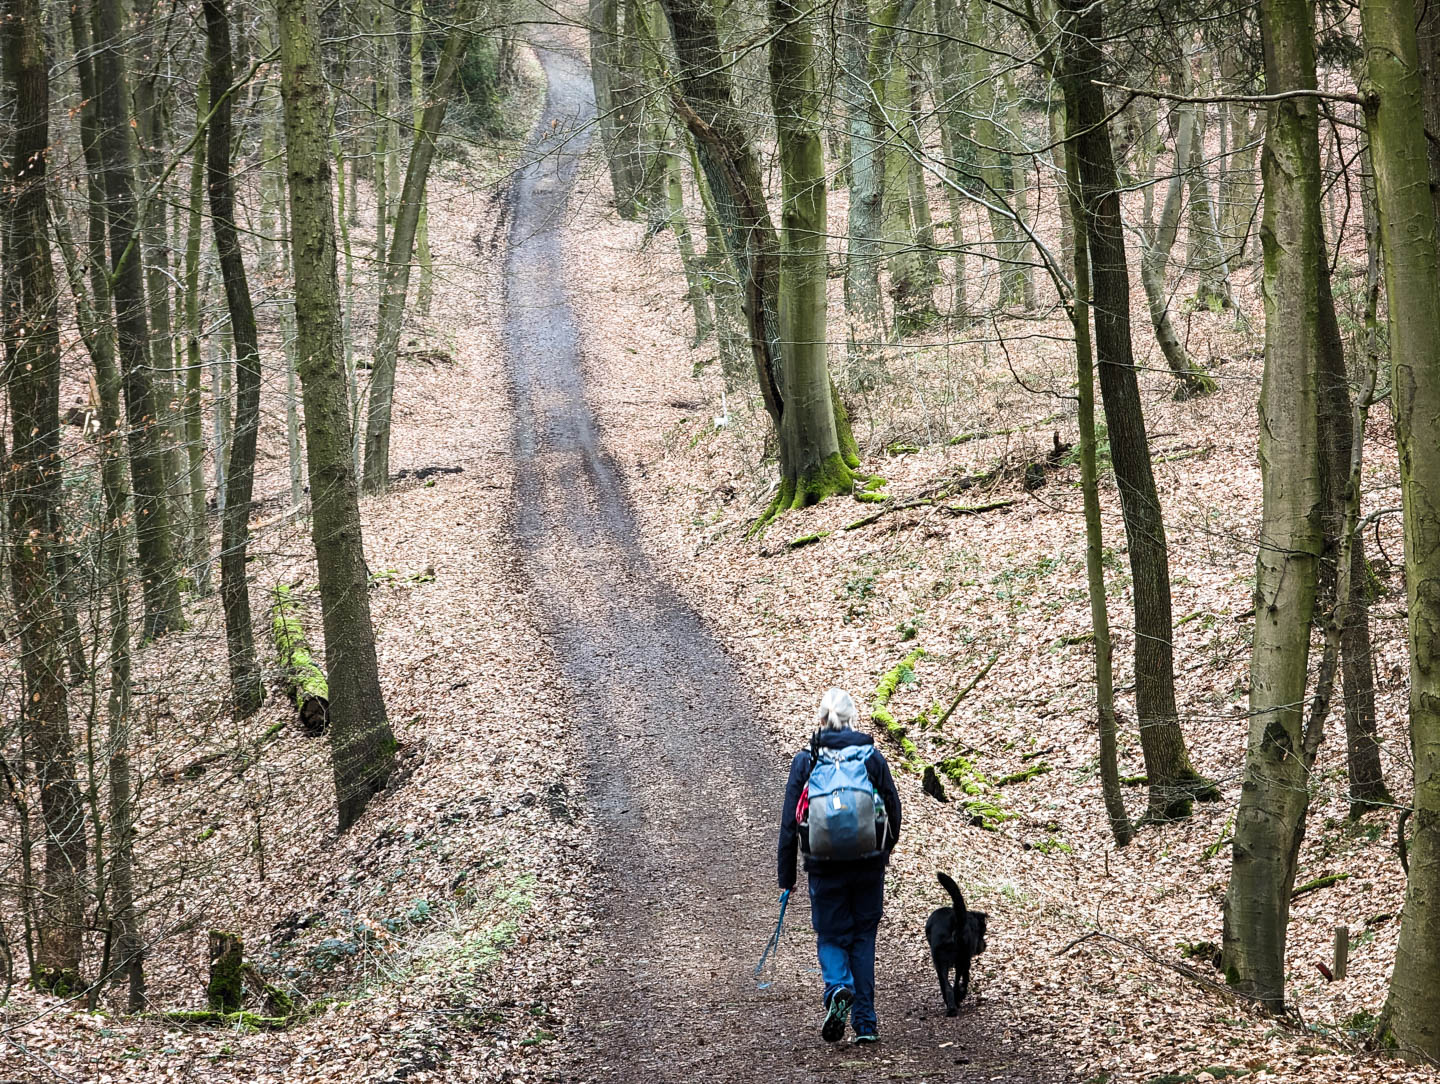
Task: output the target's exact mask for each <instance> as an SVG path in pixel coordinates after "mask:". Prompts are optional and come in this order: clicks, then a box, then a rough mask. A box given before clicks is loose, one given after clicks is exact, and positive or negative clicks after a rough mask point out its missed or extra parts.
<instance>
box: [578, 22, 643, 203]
mask: <svg viewBox="0 0 1440 1084" xmlns="http://www.w3.org/2000/svg"><path fill="white" fill-rule="evenodd" d="M587 19H588V29H589V32H590V82H591V86H592V87H593V89H594V92H595V112H596V114H597V119H598V123H599V128H600V144H601V146H603V147H604V148H605V160H606V162H607V163H608V164H609V167H610V188H611V191H612V192H613V193H614V196H615V210H616V211H617V212H618V213H619V215H620V217H621V218H627V219H628V218H634V217H635V186H634V184H633V182H632V181H631V179H630V175H629V173H628V172H627V170H626V166H627V163H626V162H625V161H624V160H623V159H622V158H621V155H620V125H619V121H618V119H617V116H616V102H615V95H614V93H613V92H612V86H613V84H614V82H615V78H616V70H615V67H616V58H617V57H618V56H619V49H620V0H589V7H588V12H587Z"/></svg>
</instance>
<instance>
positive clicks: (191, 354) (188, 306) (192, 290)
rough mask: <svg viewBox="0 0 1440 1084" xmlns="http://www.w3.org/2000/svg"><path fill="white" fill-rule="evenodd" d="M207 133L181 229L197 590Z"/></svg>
mask: <svg viewBox="0 0 1440 1084" xmlns="http://www.w3.org/2000/svg"><path fill="white" fill-rule="evenodd" d="M209 112H210V82H209V80H208V79H207V78H206V77H205V76H203V75H202V76H201V77H200V86H199V87H198V88H197V89H196V91H195V115H196V116H197V117H203V116H205V114H207V113H209ZM206 143H207V140H206V135H205V133H204V132H202V133H200V135H199V138H198V139H197V140H196V143H195V151H194V154H195V158H194V161H193V163H192V165H191V168H190V201H189V218H188V220H187V223H186V230H185V406H184V420H185V449H186V452H187V453H188V458H187V462H188V464H189V469H190V568H191V574H190V575H191V581H192V582H193V583H194V585H195V592H196V594H199V595H202V596H203V595H208V594H209V593H210V529H209V522H208V517H207V515H206V509H205V414H204V410H203V409H202V404H201V399H202V393H201V389H202V387H203V385H204V377H205V364H204V361H203V360H202V358H201V354H200V335H201V329H200V247H201V243H202V233H203V231H202V229H201V224H202V222H203V221H204V215H205V201H204V197H205V154H206Z"/></svg>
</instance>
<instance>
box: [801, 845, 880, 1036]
mask: <svg viewBox="0 0 1440 1084" xmlns="http://www.w3.org/2000/svg"><path fill="white" fill-rule="evenodd" d="M884 906H885V871H884V870H883V869H877V870H867V871H865V872H863V873H854V874H844V875H840V876H834V875H826V874H821V873H812V874H810V925H811V926H812V927H814V930H815V941H816V949H817V952H818V954H819V956H820V976H821V978H822V979H824V980H825V1004H827V1005H828V1004H829V1003H830V995H831V994H833V993H834V992H835V991H836V990H838V989H840V988H841V987H842V986H844V987H848V988H849V989H851V990H853V991H854V992H855V1007H854V1008H853V1009H852V1010H851V1012H850V1024H851V1026H852V1027H853V1028H854V1029H855V1030H856V1031H857V1032H866V1031H872V1032H873V1031H874V1030H875V1027H876V1020H875V932H876V930H877V929H878V928H879V926H880V916H881V914H882V913H883V911H884Z"/></svg>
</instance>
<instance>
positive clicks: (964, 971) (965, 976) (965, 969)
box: [955, 956, 970, 1002]
mask: <svg viewBox="0 0 1440 1084" xmlns="http://www.w3.org/2000/svg"><path fill="white" fill-rule="evenodd" d="M956 980H957V981H956V983H955V985H956V987H957V988H958V989H957V991H956V995H955V1000H956V1001H957V1002H959V1001H964V1000H965V995H967V994H968V993H970V957H968V956H966V957H965V958H964V959H963V960H961V961H960V966H959V967H958V968H956Z"/></svg>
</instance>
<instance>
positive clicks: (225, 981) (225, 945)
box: [205, 930, 245, 1013]
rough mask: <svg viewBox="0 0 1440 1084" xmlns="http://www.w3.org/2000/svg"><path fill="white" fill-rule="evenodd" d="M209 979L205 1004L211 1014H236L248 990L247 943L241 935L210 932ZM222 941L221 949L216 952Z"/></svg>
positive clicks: (221, 931)
mask: <svg viewBox="0 0 1440 1084" xmlns="http://www.w3.org/2000/svg"><path fill="white" fill-rule="evenodd" d="M210 942H211V953H212V958H211V960H210V982H209V984H208V985H207V986H206V987H205V1004H206V1006H207V1008H208V1009H209V1010H210V1011H211V1012H212V1013H234V1012H237V1011H238V1010H239V1008H240V999H241V997H242V996H243V995H244V993H245V943H244V942H243V941H242V940H240V935H239V934H234V933H227V932H225V931H224V930H211V931H210ZM217 943H218V944H219V945H220V947H221V952H220V954H219V955H218V956H215V955H214V952H215V946H216V944H217Z"/></svg>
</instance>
